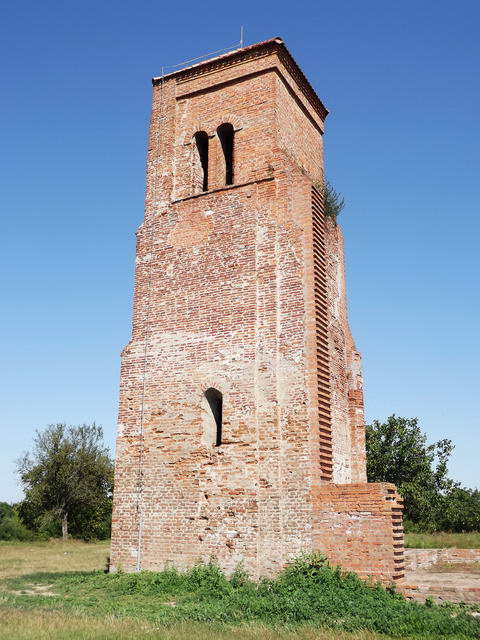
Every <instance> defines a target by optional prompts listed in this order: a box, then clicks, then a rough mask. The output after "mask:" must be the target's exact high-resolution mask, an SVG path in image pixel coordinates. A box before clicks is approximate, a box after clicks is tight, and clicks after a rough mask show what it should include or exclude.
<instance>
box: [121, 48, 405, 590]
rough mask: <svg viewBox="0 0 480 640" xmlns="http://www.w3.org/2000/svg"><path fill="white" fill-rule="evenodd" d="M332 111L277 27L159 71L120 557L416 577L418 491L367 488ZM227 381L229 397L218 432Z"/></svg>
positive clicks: (132, 360)
mask: <svg viewBox="0 0 480 640" xmlns="http://www.w3.org/2000/svg"><path fill="white" fill-rule="evenodd" d="M326 115H327V110H326V109H325V107H324V106H323V104H322V102H321V101H320V99H319V98H318V97H317V96H316V94H315V93H314V91H313V89H312V88H311V86H310V84H309V83H308V81H307V80H306V78H305V77H304V75H303V74H302V72H301V70H300V69H299V67H298V66H297V64H296V63H295V61H294V60H293V58H292V57H291V55H290V54H289V52H288V50H287V49H286V47H285V45H284V44H283V42H282V41H281V40H279V39H274V40H270V41H266V42H264V43H259V44H257V45H252V46H251V47H246V48H244V49H241V50H239V51H235V52H232V53H229V54H226V55H224V56H220V57H217V58H214V59H211V60H207V61H206V62H203V63H200V64H198V65H194V66H193V67H189V68H187V69H183V70H181V71H178V72H175V73H173V74H170V75H168V76H165V77H163V78H158V79H154V82H153V106H152V118H151V124H150V135H149V144H148V157H147V188H146V204H145V219H144V222H143V223H142V225H141V226H140V228H139V229H138V232H137V251H136V274H135V297H134V313H133V331H132V338H131V340H130V342H129V343H128V345H127V346H126V347H125V349H124V351H123V353H122V368H121V382H120V409H119V429H118V439H117V455H116V480H115V495H114V515H113V531H112V551H111V560H112V568H113V569H114V570H115V569H118V568H120V567H121V568H122V569H123V570H126V571H134V570H138V569H152V570H155V569H161V568H163V567H165V566H167V565H169V564H174V565H175V566H178V567H187V566H191V565H192V564H193V563H195V562H198V561H199V560H208V559H209V558H210V557H212V556H215V557H216V558H217V559H218V562H219V563H220V566H221V567H222V568H224V569H225V570H227V571H231V570H233V569H234V568H235V567H236V566H237V565H238V564H239V563H243V565H244V566H245V568H246V569H247V570H248V571H249V572H250V573H251V575H252V576H254V577H259V576H261V575H266V574H272V573H274V572H276V571H278V570H279V569H280V568H281V567H283V566H284V565H285V564H286V563H287V562H288V561H290V560H291V559H292V558H294V557H296V556H298V555H299V554H300V553H301V552H304V551H305V552H309V551H312V550H316V549H317V550H322V551H325V553H326V554H327V555H328V556H329V557H330V559H331V560H332V561H333V562H335V563H337V562H338V563H340V564H341V565H342V566H344V567H345V568H346V569H353V570H356V571H359V573H361V574H362V575H373V576H376V577H378V578H380V579H382V580H385V581H388V580H392V579H396V578H398V577H399V576H400V575H401V566H402V557H403V556H402V549H403V547H402V541H403V538H402V530H401V502H400V501H399V499H398V496H397V494H396V493H395V489H394V488H393V487H391V486H390V485H371V484H367V483H366V471H365V441H364V437H365V436H364V419H363V395H362V375H361V363H360V354H359V353H358V352H357V350H356V348H355V345H354V342H353V339H352V336H351V333H350V329H349V327H348V321H347V307H346V296H345V279H344V260H343V241H342V234H341V231H340V228H339V227H338V226H337V225H336V224H335V222H334V221H333V220H331V219H326V218H325V216H324V214H323V203H322V197H321V190H320V189H319V185H321V184H322V181H323V139H322V137H323V130H324V120H325V117H326ZM224 123H229V124H231V125H232V126H233V130H234V146H233V167H234V169H233V171H234V179H233V184H226V179H225V167H226V164H225V163H226V160H225V152H224V148H223V147H222V144H221V140H220V139H219V134H218V132H217V128H218V127H219V126H220V125H222V124H224ZM197 132H205V134H206V135H205V138H207V136H208V190H207V191H203V171H204V169H205V166H204V164H205V159H204V158H203V160H202V156H201V149H200V146H199V144H198V138H196V137H195V134H196V133H197ZM202 135H204V134H202ZM210 388H214V389H216V390H218V391H219V392H220V393H221V394H222V396H223V416H222V438H221V444H220V445H219V446H216V443H215V438H214V437H213V436H212V434H213V433H214V431H215V429H216V424H215V422H214V419H213V415H212V411H211V410H210V406H209V404H208V402H207V399H206V397H205V391H206V390H207V389H210Z"/></svg>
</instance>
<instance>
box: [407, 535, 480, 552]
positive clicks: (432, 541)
mask: <svg viewBox="0 0 480 640" xmlns="http://www.w3.org/2000/svg"><path fill="white" fill-rule="evenodd" d="M405 546H406V547H409V548H411V549H446V548H456V549H480V533H479V532H476V533H406V534H405Z"/></svg>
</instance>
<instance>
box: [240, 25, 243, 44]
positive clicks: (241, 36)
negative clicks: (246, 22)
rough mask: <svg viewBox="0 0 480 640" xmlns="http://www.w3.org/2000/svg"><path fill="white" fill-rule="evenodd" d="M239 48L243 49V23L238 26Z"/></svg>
mask: <svg viewBox="0 0 480 640" xmlns="http://www.w3.org/2000/svg"><path fill="white" fill-rule="evenodd" d="M240 49H243V24H242V26H241V27H240Z"/></svg>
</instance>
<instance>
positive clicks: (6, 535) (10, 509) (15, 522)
mask: <svg viewBox="0 0 480 640" xmlns="http://www.w3.org/2000/svg"><path fill="white" fill-rule="evenodd" d="M32 538H33V534H32V532H31V531H29V530H28V529H27V527H26V526H25V525H24V524H23V522H22V521H21V520H20V517H19V515H18V509H17V505H11V504H8V503H7V502H0V540H31V539H32Z"/></svg>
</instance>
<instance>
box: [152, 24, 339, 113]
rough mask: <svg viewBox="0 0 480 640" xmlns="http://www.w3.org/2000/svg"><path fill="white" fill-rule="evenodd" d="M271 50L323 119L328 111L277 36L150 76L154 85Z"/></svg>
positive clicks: (184, 77) (187, 76)
mask: <svg viewBox="0 0 480 640" xmlns="http://www.w3.org/2000/svg"><path fill="white" fill-rule="evenodd" d="M273 52H276V53H278V55H279V58H280V59H281V61H282V62H283V64H284V65H285V66H286V68H287V69H288V71H289V72H290V74H291V75H292V77H293V78H294V79H295V80H296V82H297V84H298V85H299V87H300V88H301V89H302V90H303V91H304V92H305V93H306V95H307V97H308V99H309V100H310V102H312V103H313V104H314V105H315V107H316V109H317V111H318V112H319V114H320V116H321V118H322V120H325V118H326V117H327V115H328V113H329V111H328V109H327V108H326V107H325V105H324V104H323V102H322V101H321V100H320V98H319V97H318V95H317V93H316V92H315V89H314V88H313V87H312V85H311V84H310V82H309V81H308V79H307V77H306V76H305V74H304V73H303V71H302V70H301V68H300V66H299V65H298V63H297V62H296V60H295V58H294V57H293V56H292V54H291V53H290V51H289V50H288V49H287V47H286V45H285V42H284V41H283V39H282V38H279V37H276V38H270V39H269V40H263V41H262V42H257V43H255V44H251V45H248V46H247V47H242V48H239V49H234V50H233V51H228V52H227V53H223V54H221V55H218V56H214V57H213V58H208V59H207V60H202V61H201V62H197V63H195V64H192V65H189V66H186V67H183V68H182V69H178V70H177V71H172V72H170V73H166V74H164V75H162V76H156V77H154V78H152V83H153V84H154V85H156V84H159V83H161V82H165V81H168V80H171V79H173V78H182V79H186V78H189V77H194V76H196V75H201V74H202V73H205V72H207V71H211V70H212V69H214V68H216V67H218V68H220V67H225V66H227V65H229V64H232V63H234V62H239V61H240V60H242V59H245V60H248V59H250V58H255V57H257V56H260V55H264V54H265V53H273Z"/></svg>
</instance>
